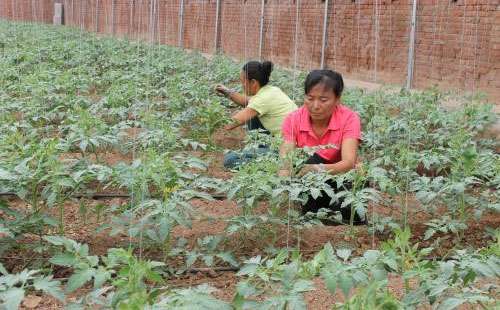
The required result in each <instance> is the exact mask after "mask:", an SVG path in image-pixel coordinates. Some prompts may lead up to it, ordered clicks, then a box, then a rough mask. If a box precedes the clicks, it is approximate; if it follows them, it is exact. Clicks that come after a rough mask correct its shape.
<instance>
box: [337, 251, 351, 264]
mask: <svg viewBox="0 0 500 310" xmlns="http://www.w3.org/2000/svg"><path fill="white" fill-rule="evenodd" d="M351 253H352V251H351V250H350V249H338V250H337V256H338V257H340V258H342V260H344V262H345V261H346V260H348V259H349V257H350V256H351Z"/></svg>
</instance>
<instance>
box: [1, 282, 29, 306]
mask: <svg viewBox="0 0 500 310" xmlns="http://www.w3.org/2000/svg"><path fill="white" fill-rule="evenodd" d="M23 298H24V290H23V289H22V288H18V287H12V288H10V289H8V290H7V291H6V292H3V293H1V294H0V299H2V300H3V301H4V302H3V304H2V305H3V307H5V309H6V310H17V309H18V308H19V305H20V304H21V302H22V301H23Z"/></svg>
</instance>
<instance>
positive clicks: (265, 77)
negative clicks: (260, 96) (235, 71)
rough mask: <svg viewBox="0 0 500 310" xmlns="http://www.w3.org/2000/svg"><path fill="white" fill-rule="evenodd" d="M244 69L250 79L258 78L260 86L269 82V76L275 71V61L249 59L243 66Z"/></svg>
mask: <svg viewBox="0 0 500 310" xmlns="http://www.w3.org/2000/svg"><path fill="white" fill-rule="evenodd" d="M242 70H243V71H245V75H246V77H247V79H248V80H256V81H257V82H259V84H260V86H261V87H262V86H265V85H267V83H269V76H271V72H272V71H273V63H272V62H270V61H264V62H260V61H249V62H247V63H246V64H245V65H244V66H243V69H242Z"/></svg>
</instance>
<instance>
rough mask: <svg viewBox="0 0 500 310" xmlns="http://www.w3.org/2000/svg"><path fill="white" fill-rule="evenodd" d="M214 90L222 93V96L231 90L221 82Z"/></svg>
mask: <svg viewBox="0 0 500 310" xmlns="http://www.w3.org/2000/svg"><path fill="white" fill-rule="evenodd" d="M215 91H216V92H217V94H219V95H222V96H224V97H228V96H229V95H230V94H231V92H232V90H231V89H229V88H227V87H226V86H224V85H221V84H219V85H217V86H215Z"/></svg>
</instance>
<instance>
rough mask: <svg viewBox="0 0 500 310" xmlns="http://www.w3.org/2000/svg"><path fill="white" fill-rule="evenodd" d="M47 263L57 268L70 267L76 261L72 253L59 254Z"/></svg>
mask: <svg viewBox="0 0 500 310" xmlns="http://www.w3.org/2000/svg"><path fill="white" fill-rule="evenodd" d="M49 262H50V263H52V264H54V265H58V266H65V267H72V266H74V265H75V264H76V263H77V262H78V260H77V258H76V256H75V255H74V254H72V253H61V254H56V255H54V256H53V257H52V258H51V259H50V260H49Z"/></svg>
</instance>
